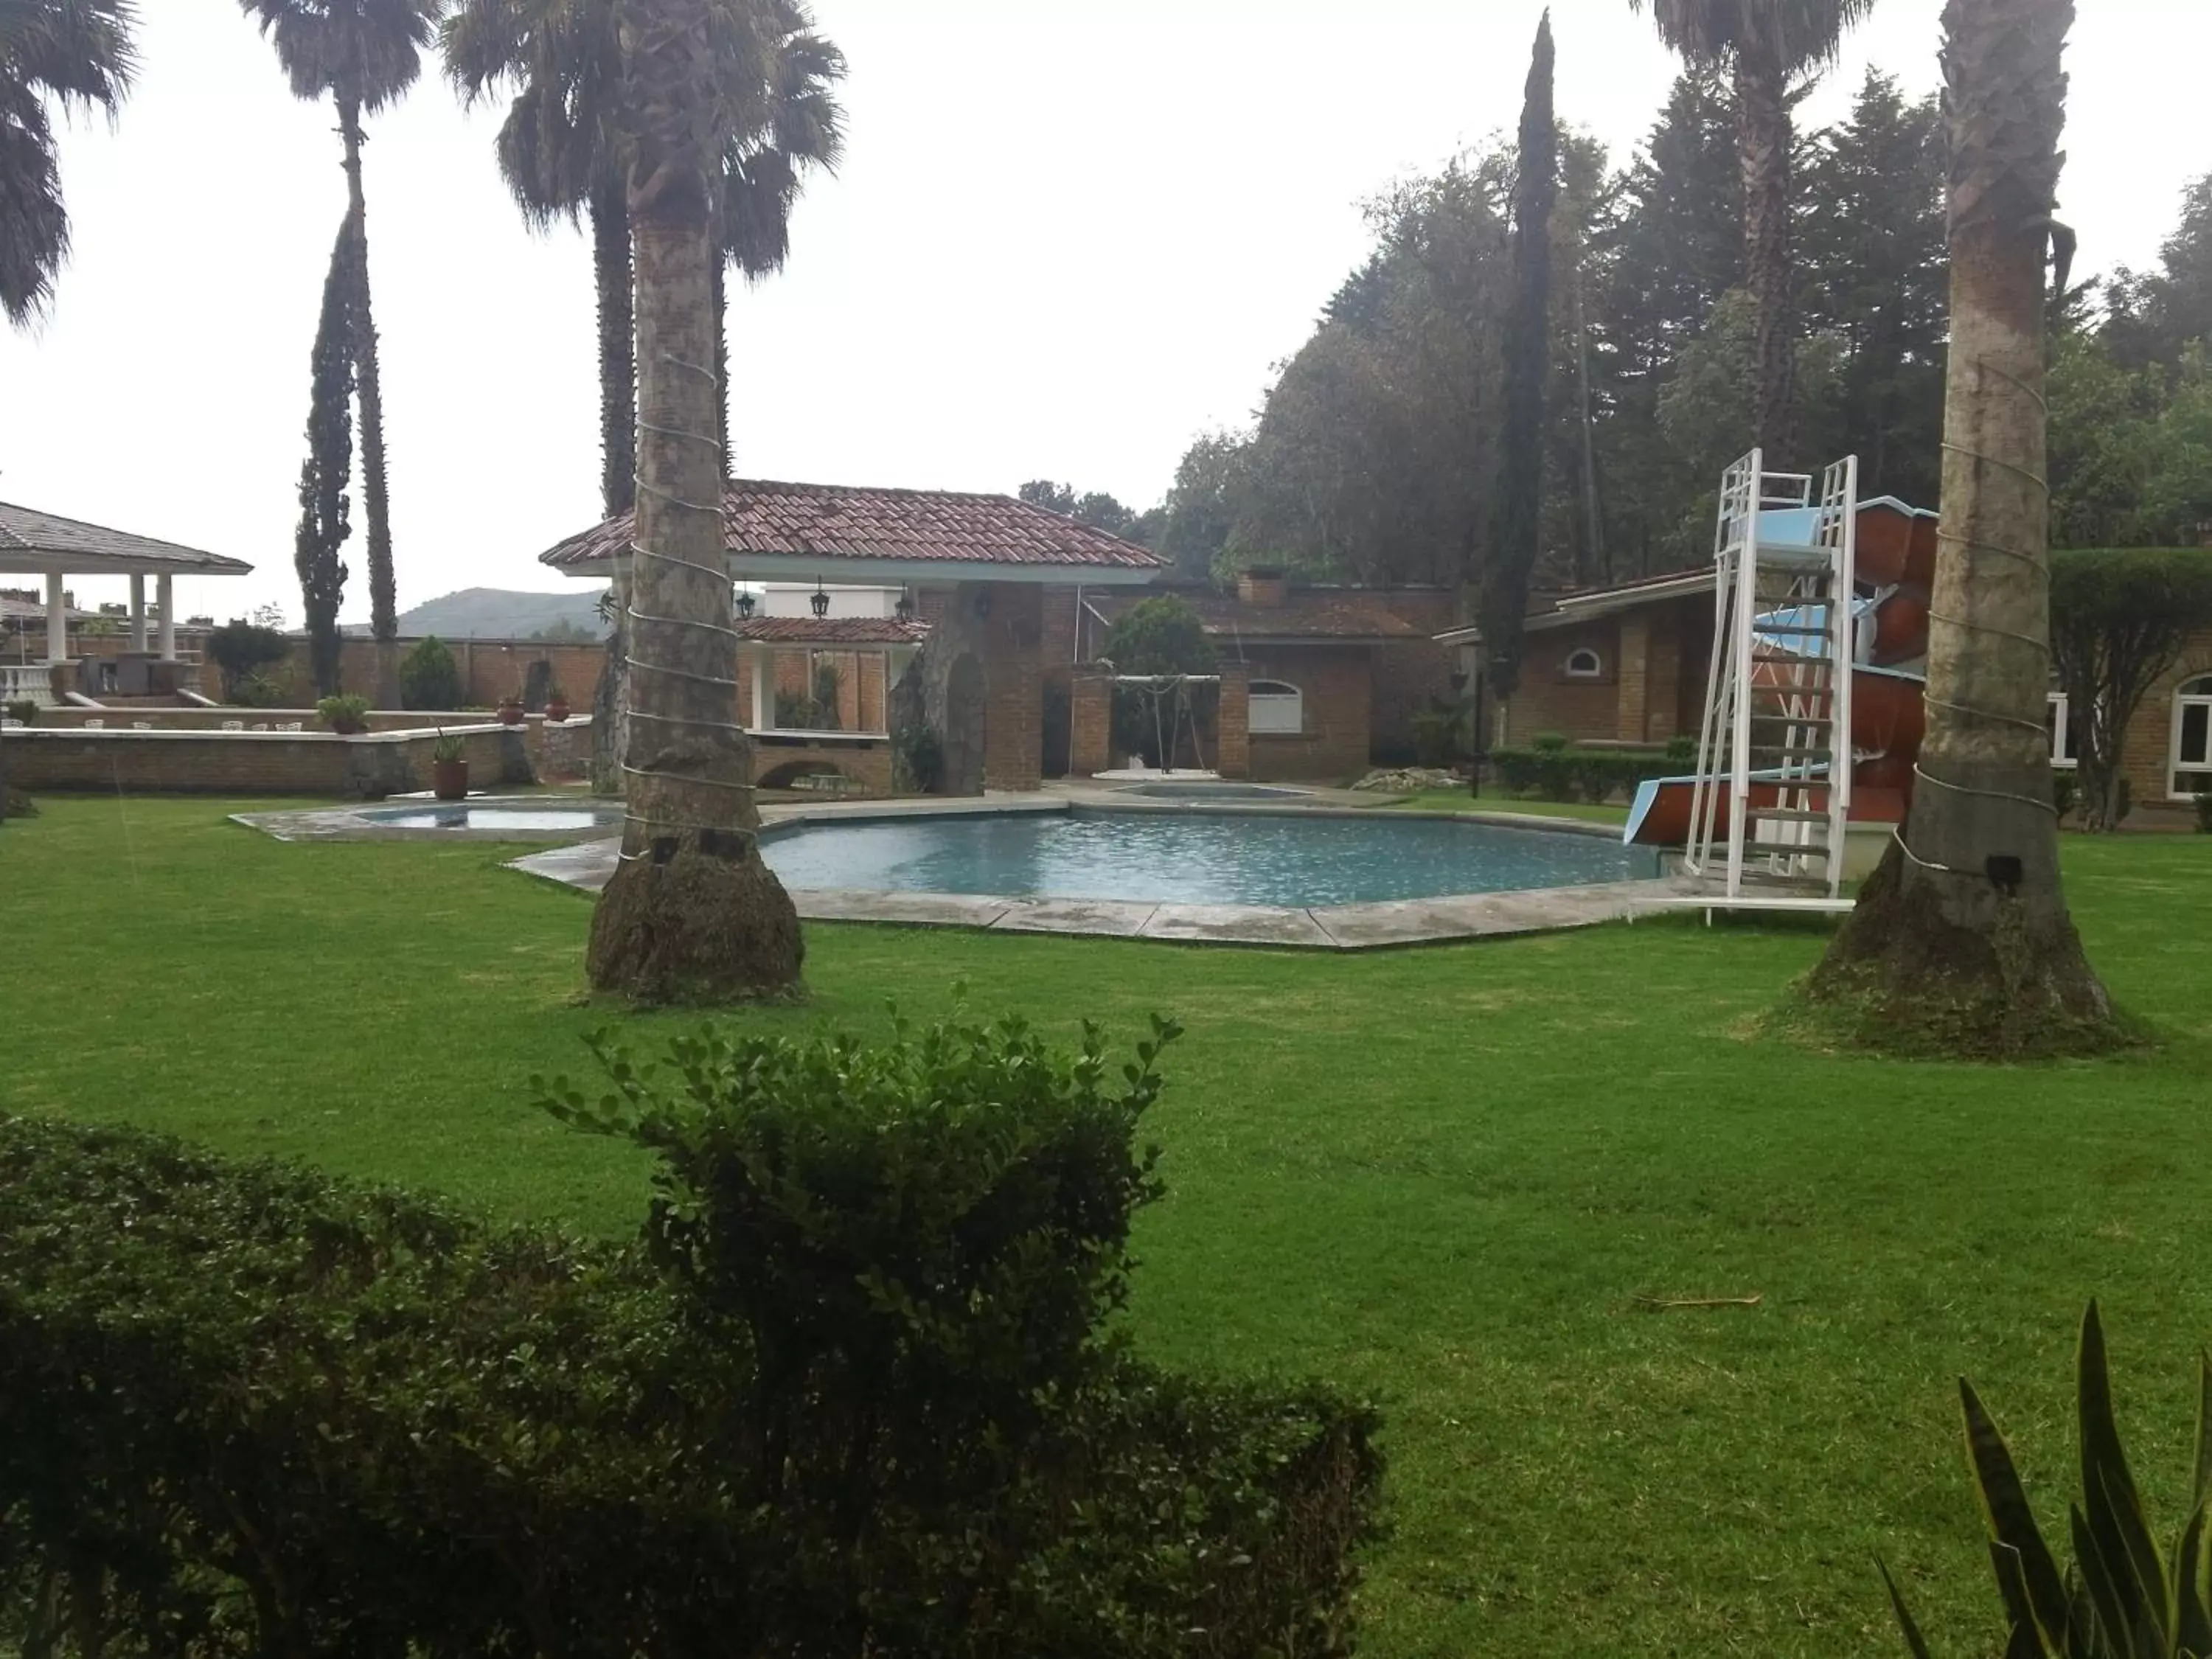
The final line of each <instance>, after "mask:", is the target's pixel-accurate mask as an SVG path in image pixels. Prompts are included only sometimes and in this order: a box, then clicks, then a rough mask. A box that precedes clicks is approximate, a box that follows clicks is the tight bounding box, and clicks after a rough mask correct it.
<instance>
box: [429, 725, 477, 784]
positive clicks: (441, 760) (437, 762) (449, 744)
mask: <svg viewBox="0 0 2212 1659" xmlns="http://www.w3.org/2000/svg"><path fill="white" fill-rule="evenodd" d="M430 793H432V794H434V795H435V796H437V798H438V799H440V800H466V799H468V795H469V761H468V751H467V750H466V749H465V748H464V747H463V746H462V744H461V740H460V738H459V737H458V736H457V735H455V734H453V733H452V732H447V731H445V730H444V729H442V728H441V729H440V731H439V732H438V742H437V745H436V746H435V748H433V749H432V750H430Z"/></svg>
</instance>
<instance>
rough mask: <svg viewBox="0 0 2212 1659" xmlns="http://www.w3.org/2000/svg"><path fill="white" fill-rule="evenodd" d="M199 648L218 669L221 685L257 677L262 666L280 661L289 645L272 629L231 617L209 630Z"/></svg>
mask: <svg viewBox="0 0 2212 1659" xmlns="http://www.w3.org/2000/svg"><path fill="white" fill-rule="evenodd" d="M203 649H204V651H205V653H206V654H207V657H208V659H209V660H210V662H212V663H214V664H215V665H216V667H218V668H220V669H222V678H223V684H226V685H231V684H236V683H237V682H238V681H240V680H244V679H252V678H258V677H259V675H260V673H261V671H262V670H263V669H264V668H270V667H273V666H275V665H276V664H278V663H280V662H282V661H283V660H284V657H285V653H287V652H288V651H289V649H290V647H289V644H288V643H287V641H286V640H285V638H284V636H283V635H282V634H280V633H278V632H277V631H276V629H273V628H266V627H264V626H263V625H262V624H261V623H250V622H247V621H246V620H245V619H244V618H243V617H234V618H233V619H232V620H231V621H229V622H227V623H224V624H223V625H222V627H220V628H217V629H212V630H211V631H210V633H209V635H208V636H207V644H206V645H205V646H204V647H203ZM232 701H234V702H235V701H236V699H235V698H234V699H233V700H232Z"/></svg>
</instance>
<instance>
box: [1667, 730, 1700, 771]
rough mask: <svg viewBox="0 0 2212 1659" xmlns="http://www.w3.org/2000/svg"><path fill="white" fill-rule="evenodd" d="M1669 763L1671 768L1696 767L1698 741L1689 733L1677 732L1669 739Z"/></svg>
mask: <svg viewBox="0 0 2212 1659" xmlns="http://www.w3.org/2000/svg"><path fill="white" fill-rule="evenodd" d="M1667 763H1668V765H1669V766H1695V765H1696V764H1697V763H1698V740H1697V739H1696V738H1693V737H1692V736H1691V735H1690V734H1689V733H1688V732H1676V733H1675V734H1674V736H1673V737H1671V738H1668V739H1667Z"/></svg>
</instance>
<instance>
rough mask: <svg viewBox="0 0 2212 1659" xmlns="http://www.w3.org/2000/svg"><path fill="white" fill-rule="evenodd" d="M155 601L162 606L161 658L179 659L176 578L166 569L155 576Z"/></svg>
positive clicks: (165, 660) (165, 659)
mask: <svg viewBox="0 0 2212 1659" xmlns="http://www.w3.org/2000/svg"><path fill="white" fill-rule="evenodd" d="M154 603H155V604H156V605H159V606H161V660H162V661H163V662H174V661H176V659H177V592H176V578H175V577H173V576H172V575H171V574H169V573H168V572H167V571H166V570H164V571H163V572H162V573H161V574H160V575H158V576H156V577H155V578H154Z"/></svg>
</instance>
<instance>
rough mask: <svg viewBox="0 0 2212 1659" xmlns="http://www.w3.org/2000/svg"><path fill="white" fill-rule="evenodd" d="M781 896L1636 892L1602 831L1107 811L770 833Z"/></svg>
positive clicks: (1654, 861)
mask: <svg viewBox="0 0 2212 1659" xmlns="http://www.w3.org/2000/svg"><path fill="white" fill-rule="evenodd" d="M761 852H762V855H763V857H764V858H765V859H766V860H768V863H769V867H770V868H771V869H773V870H774V871H775V872H776V874H777V875H778V876H779V877H781V878H782V881H783V884H784V885H785V886H787V887H789V888H793V889H801V890H819V889H828V888H861V889H878V890H891V891H896V892H921V893H979V894H993V895H996V896H1001V897H1007V898H1071V899H1121V900H1138V901H1142V902H1150V903H1160V904H1174V903H1184V904H1244V905H1271V906H1289V907H1293V908H1310V907H1314V906H1327V905H1339V904H1364V903H1371V902H1377V901H1382V900H1389V899H1410V898H1431V897H1435V896H1438V895H1441V894H1446V893H1496V892H1505V891H1510V890H1517V889H1522V888H1531V887H1569V886H1579V885H1583V884H1589V883H1595V882H1613V881H1630V880H1637V879H1641V878H1650V877H1654V876H1656V875H1657V874H1658V873H1659V861H1658V855H1657V854H1656V852H1655V851H1654V850H1653V849H1651V848H1642V847H1624V846H1623V845H1621V844H1620V842H1617V841H1615V840H1613V838H1612V837H1611V836H1584V835H1576V834H1572V833H1566V832H1560V831H1554V830H1543V829H1508V828H1505V827H1504V826H1499V825H1492V824H1483V823H1456V822H1453V821H1451V820H1449V819H1438V818H1420V817H1401V816H1398V815H1396V814H1395V813H1392V814H1386V813H1383V812H1379V811H1360V812H1356V813H1344V814H1336V813H1322V812H1313V811H1294V812H1270V813H1261V812H1233V811H1188V812H1160V811H1152V812H1146V811H1129V812H1116V811H1107V810H1095V809H1090V808H1079V809H1076V810H1074V811H1068V812H1065V813H1050V814H1025V815H1023V816H1021V817H981V816H977V817H922V818H904V819H878V820H873V821H867V822H861V823H840V824H829V823H814V824H806V825H803V826H797V827H793V828H792V829H780V830H779V829H771V830H770V831H769V833H768V834H767V835H765V836H763V838H762V846H761Z"/></svg>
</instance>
